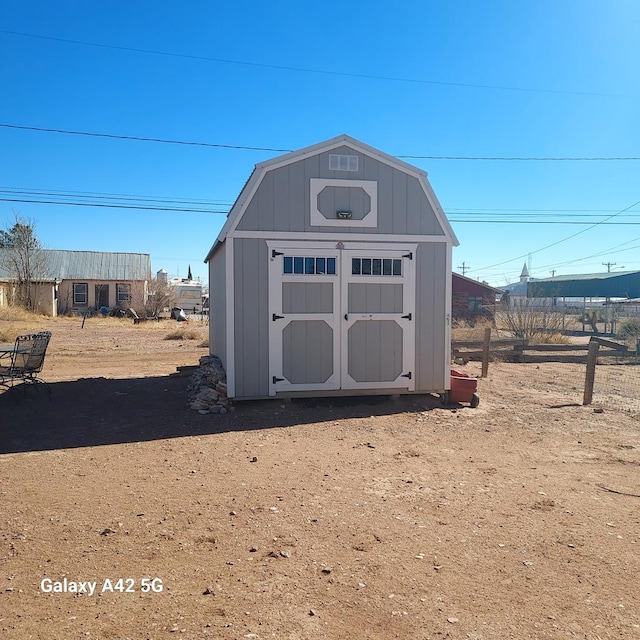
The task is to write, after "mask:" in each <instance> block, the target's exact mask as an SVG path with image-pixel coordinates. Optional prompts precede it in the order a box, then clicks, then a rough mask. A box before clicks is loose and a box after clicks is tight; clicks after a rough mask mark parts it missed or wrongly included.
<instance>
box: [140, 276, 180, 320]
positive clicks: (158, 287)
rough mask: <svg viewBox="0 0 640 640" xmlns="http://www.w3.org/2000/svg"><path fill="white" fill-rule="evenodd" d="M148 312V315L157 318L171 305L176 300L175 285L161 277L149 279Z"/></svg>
mask: <svg viewBox="0 0 640 640" xmlns="http://www.w3.org/2000/svg"><path fill="white" fill-rule="evenodd" d="M148 291H149V293H148V296H147V304H146V305H145V307H146V312H147V315H148V316H151V317H154V318H157V317H158V316H159V315H160V314H161V313H162V312H163V311H164V309H165V308H166V307H169V308H170V307H171V306H173V304H174V301H175V293H174V291H173V287H172V286H171V285H170V284H168V283H167V282H165V281H164V280H163V279H161V278H152V279H151V280H150V281H149V286H148Z"/></svg>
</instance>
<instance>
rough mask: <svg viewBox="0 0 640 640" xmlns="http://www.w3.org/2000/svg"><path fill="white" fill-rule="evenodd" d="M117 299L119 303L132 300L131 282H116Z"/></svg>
mask: <svg viewBox="0 0 640 640" xmlns="http://www.w3.org/2000/svg"><path fill="white" fill-rule="evenodd" d="M116 300H117V302H118V304H120V303H123V302H131V285H130V284H122V283H120V282H118V283H117V284H116Z"/></svg>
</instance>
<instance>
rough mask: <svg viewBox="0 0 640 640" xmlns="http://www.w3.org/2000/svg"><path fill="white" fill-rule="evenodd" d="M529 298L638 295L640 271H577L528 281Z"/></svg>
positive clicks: (634, 296)
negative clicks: (571, 273)
mask: <svg viewBox="0 0 640 640" xmlns="http://www.w3.org/2000/svg"><path fill="white" fill-rule="evenodd" d="M527 296H528V297H529V298H637V297H640V271H617V272H615V273H578V274H574V275H567V276H556V277H553V278H540V279H538V280H533V281H530V282H528V283H527Z"/></svg>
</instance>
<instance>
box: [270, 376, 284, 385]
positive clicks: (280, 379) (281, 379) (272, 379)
mask: <svg viewBox="0 0 640 640" xmlns="http://www.w3.org/2000/svg"><path fill="white" fill-rule="evenodd" d="M283 380H284V378H276V376H273V378H271V382H272V383H273V384H276V382H282V381H283Z"/></svg>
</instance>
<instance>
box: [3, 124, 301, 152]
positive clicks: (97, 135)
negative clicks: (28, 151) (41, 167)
mask: <svg viewBox="0 0 640 640" xmlns="http://www.w3.org/2000/svg"><path fill="white" fill-rule="evenodd" d="M0 127H7V128H9V129H23V130H26V131H39V132H44V133H64V134H67V135H74V136H89V137H93V138H111V139H114V140H135V141H138V142H160V143H163V144H181V145H190V146H195V147H217V148H220V149H241V150H245V151H277V152H284V153H287V152H289V151H291V149H275V148H272V147H249V146H243V145H235V144H220V143H213V142H190V141H187V140H167V139H164V138H145V137H142V136H125V135H119V134H118V135H117V134H113V133H95V132H91V131H71V130H68V129H47V128H45V127H26V126H22V125H17V124H6V123H0Z"/></svg>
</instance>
